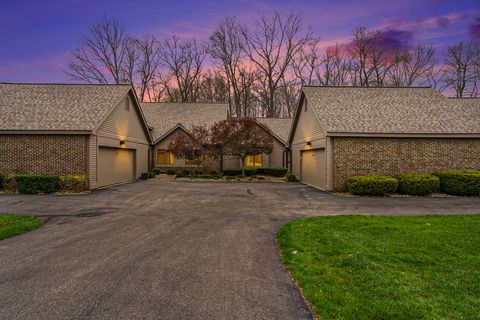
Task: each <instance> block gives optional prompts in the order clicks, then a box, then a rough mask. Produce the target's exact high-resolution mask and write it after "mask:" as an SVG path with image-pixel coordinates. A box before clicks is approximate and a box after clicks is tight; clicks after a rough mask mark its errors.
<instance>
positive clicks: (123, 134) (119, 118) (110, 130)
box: [97, 96, 148, 144]
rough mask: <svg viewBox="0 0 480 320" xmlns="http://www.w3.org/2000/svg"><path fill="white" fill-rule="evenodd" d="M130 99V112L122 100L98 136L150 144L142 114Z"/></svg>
mask: <svg viewBox="0 0 480 320" xmlns="http://www.w3.org/2000/svg"><path fill="white" fill-rule="evenodd" d="M127 97H128V96H125V98H127ZM128 99H129V100H130V108H129V110H126V109H125V99H122V100H121V101H120V103H119V104H118V105H117V106H116V107H115V109H114V110H113V111H112V112H111V113H110V115H109V116H108V117H107V118H106V119H105V121H104V122H103V123H102V125H101V126H100V127H99V128H98V130H97V134H98V135H99V136H109V137H115V138H117V139H118V140H129V139H130V140H139V141H137V142H145V143H147V144H148V136H147V134H146V133H145V130H144V127H143V125H142V120H141V116H140V113H139V112H138V111H137V108H136V107H135V106H134V102H133V101H132V100H131V99H130V97H128Z"/></svg>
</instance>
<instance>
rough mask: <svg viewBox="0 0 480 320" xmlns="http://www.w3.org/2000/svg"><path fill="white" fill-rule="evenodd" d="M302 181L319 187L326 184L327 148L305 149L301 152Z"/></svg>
mask: <svg viewBox="0 0 480 320" xmlns="http://www.w3.org/2000/svg"><path fill="white" fill-rule="evenodd" d="M300 170H301V176H300V179H301V181H302V182H304V183H307V184H309V185H312V186H315V187H317V188H321V189H325V186H326V156H325V149H324V148H322V149H314V150H305V151H302V153H301V169H300Z"/></svg>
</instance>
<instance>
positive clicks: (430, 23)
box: [0, 0, 480, 82]
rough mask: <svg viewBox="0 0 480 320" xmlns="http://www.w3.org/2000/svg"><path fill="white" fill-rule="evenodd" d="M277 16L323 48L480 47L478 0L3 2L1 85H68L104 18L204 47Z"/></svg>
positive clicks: (0, 9) (138, 31)
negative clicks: (290, 18) (235, 21)
mask: <svg viewBox="0 0 480 320" xmlns="http://www.w3.org/2000/svg"><path fill="white" fill-rule="evenodd" d="M139 3H141V4H139ZM274 9H277V10H279V11H280V12H282V13H288V12H291V11H297V12H302V13H303V14H304V20H305V22H306V24H307V25H309V26H311V28H312V29H313V30H314V31H315V33H316V34H317V35H318V36H319V37H320V38H321V43H322V45H324V46H328V45H333V44H335V42H339V43H341V42H344V41H347V40H348V39H349V37H350V34H351V31H352V30H353V29H354V28H355V27H357V26H365V27H367V28H382V29H386V30H388V31H387V33H386V39H385V41H389V42H391V43H393V44H395V45H398V46H403V45H406V44H407V45H408V44H416V43H427V44H432V45H434V46H435V47H436V48H437V49H438V50H440V51H442V50H444V49H445V46H446V45H447V44H449V43H454V42H457V41H460V40H468V39H471V38H478V39H480V2H479V1H478V0H472V1H470V0H463V1H460V0H456V1H453V0H452V1H450V0H448V1H443V0H415V1H412V0H400V1H399V0H396V1H378V0H364V1H351V0H350V1H342V0H336V1H319V0H305V1H303V0H298V1H283V0H277V1H260V0H255V1H245V0H235V1H229V0H223V1H194V0H179V1H178V0H177V1H171V0H170V1H161V0H156V1H154V0H151V1H131V0H128V1H124V0H97V1H93V0H91V1H86V0H49V1H46V0H36V1H35V0H30V1H26V0H0V43H1V46H0V82H69V79H68V78H67V76H66V75H65V74H64V73H63V71H62V70H64V69H65V65H66V63H67V61H68V60H69V59H70V53H71V52H73V51H74V50H75V49H76V48H77V47H78V45H79V44H80V41H81V39H82V37H83V36H85V35H87V34H88V29H89V27H90V26H91V25H92V24H93V23H95V22H96V21H98V19H99V18H100V17H102V16H104V15H108V16H112V17H116V18H119V19H120V20H121V21H122V22H123V23H124V24H125V26H126V27H127V30H128V32H129V33H131V34H133V35H139V34H153V35H155V36H157V37H159V38H162V37H163V36H165V35H168V34H170V33H172V32H175V33H176V34H178V35H180V36H196V37H198V38H200V39H202V40H206V39H208V36H209V34H210V32H211V31H212V29H213V28H214V26H215V25H216V24H217V23H218V22H219V21H220V20H221V19H222V18H223V17H224V16H226V15H236V16H237V17H238V18H239V19H240V20H242V21H248V20H249V19H251V17H253V16H254V15H255V14H256V13H258V12H264V13H269V12H271V11H272V10H274Z"/></svg>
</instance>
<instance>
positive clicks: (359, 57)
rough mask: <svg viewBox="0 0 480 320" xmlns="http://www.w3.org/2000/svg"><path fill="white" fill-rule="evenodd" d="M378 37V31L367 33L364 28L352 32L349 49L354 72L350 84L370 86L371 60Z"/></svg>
mask: <svg viewBox="0 0 480 320" xmlns="http://www.w3.org/2000/svg"><path fill="white" fill-rule="evenodd" d="M379 35H380V32H379V31H377V30H375V31H367V30H366V29H365V28H364V27H360V28H357V29H355V31H354V32H353V41H352V44H351V47H350V49H349V53H350V56H351V58H352V61H353V63H352V69H353V70H354V72H353V77H354V79H352V82H355V83H357V82H358V85H360V86H370V85H372V82H373V80H372V75H373V72H374V69H373V68H372V64H371V59H372V56H373V55H374V52H375V50H376V49H375V46H376V40H377V39H378V37H379ZM357 77H358V79H357Z"/></svg>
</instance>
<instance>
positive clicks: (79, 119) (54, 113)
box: [0, 83, 131, 131]
mask: <svg viewBox="0 0 480 320" xmlns="http://www.w3.org/2000/svg"><path fill="white" fill-rule="evenodd" d="M130 88H131V87H130V86H129V85H89V84H10V83H0V111H1V112H0V130H42V131H43V130H52V131H57V130H58V131H64V130H67V131H71V130H79V131H84V130H85V131H91V130H94V129H95V128H97V127H98V126H99V125H100V122H101V121H102V120H103V119H104V118H105V117H106V115H107V114H108V113H109V112H110V111H111V110H112V108H113V107H114V106H115V105H116V104H117V103H118V102H119V101H120V99H122V97H123V96H125V95H126V94H127V92H128V91H129V90H130Z"/></svg>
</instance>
